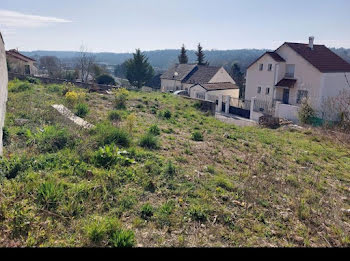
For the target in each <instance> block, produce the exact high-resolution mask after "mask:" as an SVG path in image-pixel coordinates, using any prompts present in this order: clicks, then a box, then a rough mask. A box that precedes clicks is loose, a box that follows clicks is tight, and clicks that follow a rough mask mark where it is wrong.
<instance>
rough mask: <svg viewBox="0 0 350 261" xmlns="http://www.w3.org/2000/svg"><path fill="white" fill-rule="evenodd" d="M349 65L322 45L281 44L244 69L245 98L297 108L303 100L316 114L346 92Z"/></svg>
mask: <svg viewBox="0 0 350 261" xmlns="http://www.w3.org/2000/svg"><path fill="white" fill-rule="evenodd" d="M349 80H350V64H349V63H348V62H346V61H344V60H343V59H342V58H340V57H339V56H338V55H336V54H335V53H333V52H332V51H331V50H330V49H328V48H327V47H326V46H324V45H314V38H313V37H310V39H309V44H299V43H284V44H283V45H282V46H280V47H279V48H278V49H277V50H276V51H274V52H267V53H265V54H264V55H263V56H261V57H260V58H259V59H258V60H257V61H255V62H254V63H253V64H251V65H250V66H249V67H248V69H247V76H246V91H245V98H246V99H248V100H251V99H253V98H255V99H256V100H259V101H263V102H265V103H267V104H269V106H272V107H273V106H274V105H275V104H276V102H280V103H282V104H285V105H294V106H299V105H300V104H301V103H302V101H303V99H305V98H307V99H308V101H309V103H310V105H311V106H312V108H313V109H314V110H316V111H317V112H322V111H323V110H325V108H324V104H325V101H326V100H327V99H328V98H330V97H336V96H338V95H340V93H341V92H342V91H343V90H346V89H350V86H349V83H348V81H349Z"/></svg>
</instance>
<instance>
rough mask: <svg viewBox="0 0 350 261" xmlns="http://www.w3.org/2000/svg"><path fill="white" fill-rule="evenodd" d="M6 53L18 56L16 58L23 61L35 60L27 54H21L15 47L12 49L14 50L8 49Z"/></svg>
mask: <svg viewBox="0 0 350 261" xmlns="http://www.w3.org/2000/svg"><path fill="white" fill-rule="evenodd" d="M6 55H11V56H12V57H14V58H16V59H19V60H21V61H24V62H35V60H34V59H32V58H30V57H28V56H25V55H23V54H21V53H20V52H18V51H17V50H15V49H12V50H9V51H6Z"/></svg>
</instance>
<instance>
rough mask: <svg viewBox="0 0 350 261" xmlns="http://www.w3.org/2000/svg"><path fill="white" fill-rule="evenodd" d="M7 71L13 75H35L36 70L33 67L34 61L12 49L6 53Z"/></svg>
mask: <svg viewBox="0 0 350 261" xmlns="http://www.w3.org/2000/svg"><path fill="white" fill-rule="evenodd" d="M6 57H7V62H8V65H9V71H10V72H13V73H19V74H26V75H36V74H37V73H38V69H37V68H36V66H35V62H36V61H35V60H34V59H32V58H30V57H28V56H25V55H23V54H21V53H20V52H18V50H15V49H12V50H9V51H6Z"/></svg>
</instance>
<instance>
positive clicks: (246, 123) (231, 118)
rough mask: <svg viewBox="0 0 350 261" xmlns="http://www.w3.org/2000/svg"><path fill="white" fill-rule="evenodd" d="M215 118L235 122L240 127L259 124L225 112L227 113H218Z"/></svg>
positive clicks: (230, 122)
mask: <svg viewBox="0 0 350 261" xmlns="http://www.w3.org/2000/svg"><path fill="white" fill-rule="evenodd" d="M215 118H216V119H218V120H219V121H222V122H225V123H229V124H234V125H236V126H240V127H246V126H257V125H258V124H257V123H256V122H255V121H252V120H248V119H245V118H242V117H239V116H237V115H233V114H225V113H218V112H217V113H216V114H215Z"/></svg>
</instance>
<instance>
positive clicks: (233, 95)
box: [207, 89, 239, 99]
mask: <svg viewBox="0 0 350 261" xmlns="http://www.w3.org/2000/svg"><path fill="white" fill-rule="evenodd" d="M208 95H216V96H218V95H225V96H231V98H236V99H238V98H239V89H230V90H217V91H208V92H207V96H208Z"/></svg>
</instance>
